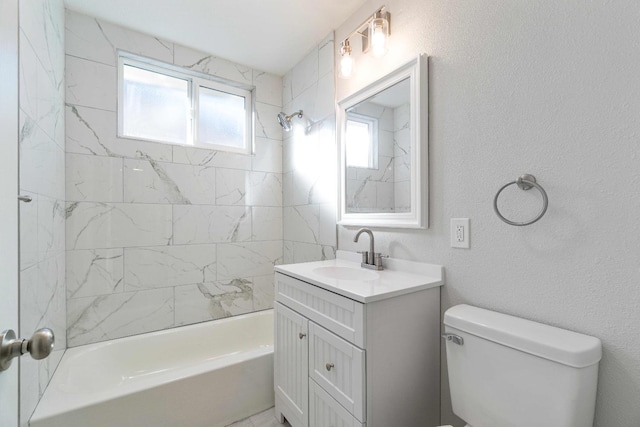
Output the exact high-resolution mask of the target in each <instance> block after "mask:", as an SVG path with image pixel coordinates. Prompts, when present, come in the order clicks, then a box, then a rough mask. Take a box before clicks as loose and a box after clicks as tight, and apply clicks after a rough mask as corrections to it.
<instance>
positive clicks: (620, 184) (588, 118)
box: [336, 0, 640, 427]
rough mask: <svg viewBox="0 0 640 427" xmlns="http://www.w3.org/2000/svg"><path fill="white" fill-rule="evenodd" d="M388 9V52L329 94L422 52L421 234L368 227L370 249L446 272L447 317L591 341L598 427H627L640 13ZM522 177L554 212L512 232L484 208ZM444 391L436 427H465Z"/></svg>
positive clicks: (634, 309)
mask: <svg viewBox="0 0 640 427" xmlns="http://www.w3.org/2000/svg"><path fill="white" fill-rule="evenodd" d="M386 4H387V6H388V9H389V11H390V12H391V13H392V36H391V38H390V39H389V53H388V55H387V56H386V57H385V58H383V59H374V58H372V57H370V56H367V57H364V56H362V55H360V54H358V58H357V67H358V73H359V74H358V75H357V76H355V77H354V78H352V79H350V80H348V81H345V80H339V81H338V84H337V98H338V99H340V98H342V97H344V96H345V95H347V94H349V93H351V92H353V91H354V90H355V89H357V88H359V87H361V86H362V85H363V84H364V83H366V82H369V81H371V80H373V79H375V78H377V77H379V76H381V75H383V74H385V73H386V72H388V71H390V70H391V69H393V68H394V67H396V66H397V65H399V64H400V63H402V62H404V61H405V60H407V59H409V58H411V57H413V56H414V55H416V54H418V53H419V52H426V53H427V54H428V55H430V56H431V58H430V72H429V74H430V82H429V84H430V86H429V92H430V99H429V109H430V122H429V129H430V132H429V134H430V141H429V144H430V145H429V150H430V190H431V198H430V220H431V224H430V228H429V229H428V230H425V231H394V230H375V234H376V243H377V245H378V249H379V250H381V251H382V252H384V253H387V254H390V255H391V256H393V257H397V258H407V259H412V260H420V261H428V262H433V263H438V264H443V265H444V266H445V267H446V272H447V283H446V285H445V287H444V288H443V290H442V294H443V304H442V309H443V310H445V309H447V308H449V307H451V306H452V305H455V304H459V303H469V304H473V305H477V306H481V307H486V308H490V309H494V310H498V311H502V312H506V313H510V314H513V315H517V316H521V317H524V318H528V319H534V320H537V321H541V322H544V323H549V324H552V325H556V326H559V327H563V328H567V329H571V330H575V331H579V332H583V333H586V334H590V335H594V336H597V337H599V338H601V339H602V341H603V344H604V357H603V360H602V362H601V365H600V367H601V372H600V384H599V393H598V403H597V414H596V423H595V425H596V426H597V427H610V426H616V427H632V426H634V427H637V426H638V425H640V406H639V405H638V399H639V396H640V340H639V339H638V337H639V336H640V289H639V288H638V286H639V285H640V262H639V254H640V226H639V225H638V213H639V212H640V191H639V190H638V186H639V185H640V144H639V138H640V120H639V119H638V116H639V115H638V113H639V112H640V77H639V75H640V74H639V73H638V64H640V46H639V44H638V43H639V42H638V40H640V25H639V24H640V3H638V2H637V1H633V0H625V1H622V0H621V1H617V2H610V1H604V0H598V1H591V2H582V1H577V0H572V1H562V2H557V1H550V0H547V1H530V2H524V1H518V2H494V1H487V0H476V1H473V2H469V1H460V0H446V1H445V0H437V1H436V0H433V1H432V0H429V1H425V0H388V1H387V2H386ZM379 6H380V4H379V3H378V2H373V1H368V2H367V3H366V4H365V5H364V6H363V7H362V8H361V9H360V10H359V11H358V12H357V13H356V14H354V15H353V16H352V17H351V18H349V20H348V21H347V22H346V23H344V24H343V25H341V26H340V27H339V28H338V29H337V31H336V49H339V46H340V41H341V40H342V39H343V38H344V36H345V35H346V34H347V33H348V32H350V31H351V30H353V29H354V28H355V26H356V25H357V24H358V23H360V22H361V21H362V20H363V19H364V18H365V17H366V16H367V15H368V14H370V13H372V12H373V11H374V10H375V9H376V8H377V7H379ZM351 44H352V46H358V45H359V42H358V41H355V42H353V41H352V43H351ZM356 50H358V49H357V48H356V49H354V52H355V51H356ZM337 59H339V58H338V56H337ZM525 172H528V173H532V174H534V175H536V176H537V177H538V179H539V182H540V183H541V184H542V185H543V186H544V187H545V188H546V190H547V192H548V194H549V199H550V205H549V211H548V213H547V215H546V216H545V217H544V218H543V219H542V220H541V221H540V222H539V223H536V224H534V225H532V226H529V227H522V228H517V227H510V226H508V225H506V224H504V223H502V222H501V221H500V220H498V218H497V217H496V216H495V214H494V213H493V210H492V199H493V196H494V194H495V192H496V190H497V189H498V188H499V187H500V186H501V185H503V184H504V183H506V182H508V181H511V180H513V179H514V178H515V177H517V176H518V175H520V174H522V173H525ZM505 193H506V194H505V199H504V203H505V205H509V206H515V207H517V208H518V210H517V212H516V211H515V208H514V209H513V211H511V210H510V213H511V214H512V215H514V216H517V217H519V218H521V219H524V218H525V217H526V216H528V215H531V214H535V212H537V206H536V204H535V203H537V202H538V200H537V199H536V198H535V196H534V195H533V194H524V193H523V192H517V191H515V190H513V191H508V192H505ZM530 193H532V192H530ZM454 217H469V218H471V249H470V250H459V249H452V248H450V247H449V219H450V218H454ZM353 232H354V230H353V229H345V228H344V227H340V228H339V244H338V247H339V248H340V249H347V250H355V249H356V248H358V249H360V248H359V247H358V246H357V245H354V244H353V243H352V236H353ZM443 385H444V386H443V393H444V394H445V396H444V399H443V406H442V421H443V422H444V423H445V424H446V423H453V424H454V425H456V426H462V425H463V424H462V423H460V421H459V420H456V419H455V418H454V417H453V415H452V413H451V408H450V402H449V399H448V397H447V396H448V389H447V387H446V376H443Z"/></svg>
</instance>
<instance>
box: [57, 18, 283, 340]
mask: <svg viewBox="0 0 640 427" xmlns="http://www.w3.org/2000/svg"><path fill="white" fill-rule="evenodd" d="M117 49H121V50H123V51H127V52H131V53H135V54H139V55H142V56H145V57H148V58H152V59H157V60H160V61H163V62H166V63H170V64H175V65H178V66H181V67H185V68H187V69H191V70H194V71H198V72H202V73H206V74H210V75H213V76H219V77H223V78H226V79H230V80H233V81H237V82H240V83H243V84H249V85H254V86H255V87H256V92H255V97H256V103H255V117H256V120H255V127H256V128H255V134H256V141H255V154H253V155H245V154H235V153H229V152H223V151H215V150H207V149H202V148H192V147H187V146H177V145H175V146H172V145H168V144H161V143H153V142H146V141H139V140H132V139H123V138H118V137H117V132H116V131H117V122H116V115H117V112H116V98H117V90H116V86H117V68H116V65H117V52H116V50H117ZM66 54H67V55H66V67H67V69H66V73H67V85H66V87H67V89H66V96H67V99H66V102H67V105H66V118H67V134H66V196H67V198H66V200H67V204H66V210H65V215H66V239H67V246H66V248H67V264H66V265H67V307H68V309H67V316H68V343H69V345H70V346H77V345H81V344H87V343H93V342H97V341H103V340H107V339H112V338H118V337H123V336H128V335H133V334H139V333H144V332H149V331H155V330H158V329H163V328H170V327H173V326H180V325H186V324H190V323H196V322H202V321H205V320H211V319H219V318H223V317H228V316H233V315H238V314H243V313H247V312H251V311H257V310H264V309H267V308H271V306H272V301H273V266H274V265H275V264H278V263H281V262H282V257H283V242H282V229H283V227H282V133H281V129H280V126H279V125H278V123H277V121H276V120H275V117H276V114H277V113H278V112H279V111H280V110H281V109H282V108H281V107H282V79H281V78H280V77H278V76H274V75H271V74H268V73H264V72H261V71H259V70H253V69H250V68H248V67H244V66H242V65H239V64H234V63H231V62H228V61H225V60H222V59H220V58H215V57H212V56H210V55H207V54H205V53H201V52H197V51H194V50H192V49H189V48H186V47H183V46H180V45H177V44H174V43H171V42H168V41H165V40H160V39H158V38H154V37H151V36H147V35H144V34H141V33H138V32H135V31H132V30H128V29H125V28H122V27H118V26H115V25H112V24H110V23H107V22H103V21H100V20H96V19H94V18H91V17H88V16H85V15H81V14H78V13H75V12H71V11H67V14H66Z"/></svg>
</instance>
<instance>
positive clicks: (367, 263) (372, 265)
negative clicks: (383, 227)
mask: <svg viewBox="0 0 640 427" xmlns="http://www.w3.org/2000/svg"><path fill="white" fill-rule="evenodd" d="M362 233H367V234H368V235H369V251H368V252H367V251H363V252H358V253H359V254H362V262H361V263H360V267H363V268H368V269H371V270H382V254H381V253H380V252H378V253H376V252H375V248H374V239H373V232H372V231H371V230H369V229H368V228H361V229H360V230H358V232H357V233H356V236H355V237H354V238H353V241H354V242H356V243H357V242H358V238H359V237H360V235H361V234H362Z"/></svg>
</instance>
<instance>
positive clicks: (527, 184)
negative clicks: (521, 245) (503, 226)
mask: <svg viewBox="0 0 640 427" xmlns="http://www.w3.org/2000/svg"><path fill="white" fill-rule="evenodd" d="M513 184H516V185H517V186H518V187H519V188H520V189H521V190H525V191H527V190H530V189H531V188H534V187H535V188H536V189H537V190H538V191H539V192H540V194H542V210H541V211H540V213H538V216H536V217H535V218H534V219H532V220H530V221H524V222H516V221H511V220H508V219H507V218H505V217H504V216H503V215H502V214H501V213H500V210H499V209H498V197H500V193H502V190H504V189H505V188H507V187H509V186H510V185H513ZM548 207H549V198H548V197H547V192H546V191H544V188H542V186H541V185H540V184H538V183H536V177H535V176H533V175H529V174H524V175H522V176H520V178H518V179H517V180H515V181H513V182H510V183H508V184H505V185H503V186H502V187H501V188H500V189H499V190H498V192H497V193H496V197H494V198H493V210H494V211H495V212H496V215H498V218H500V219H501V220H503V221H504V222H506V223H507V224H509V225H514V226H516V227H522V226H525V225H531V224H533V223H534V222H536V221H538V220H539V219H540V218H542V217H543V216H544V214H545V213H546V212H547V208H548Z"/></svg>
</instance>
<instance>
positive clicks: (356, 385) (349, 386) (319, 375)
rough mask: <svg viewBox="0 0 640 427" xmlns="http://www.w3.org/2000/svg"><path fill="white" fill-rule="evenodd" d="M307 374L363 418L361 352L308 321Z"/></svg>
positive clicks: (363, 372)
mask: <svg viewBox="0 0 640 427" xmlns="http://www.w3.org/2000/svg"><path fill="white" fill-rule="evenodd" d="M309 376H310V377H311V378H312V379H313V380H314V381H315V382H316V383H318V384H319V385H320V386H321V387H322V388H323V389H324V390H326V391H327V393H329V394H330V395H331V396H332V397H333V398H334V399H335V400H337V401H338V402H339V403H340V404H341V405H342V406H344V407H345V408H346V409H347V410H349V412H351V413H352V414H353V415H354V416H355V417H356V418H357V419H358V420H360V421H366V420H365V402H364V395H365V353H364V351H363V350H360V349H359V348H357V347H355V346H354V345H352V344H351V343H349V342H347V341H345V340H343V339H342V338H340V337H338V336H336V335H334V334H332V333H331V332H329V331H327V330H326V329H324V328H323V327H321V326H318V325H316V324H315V323H313V322H309Z"/></svg>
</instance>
